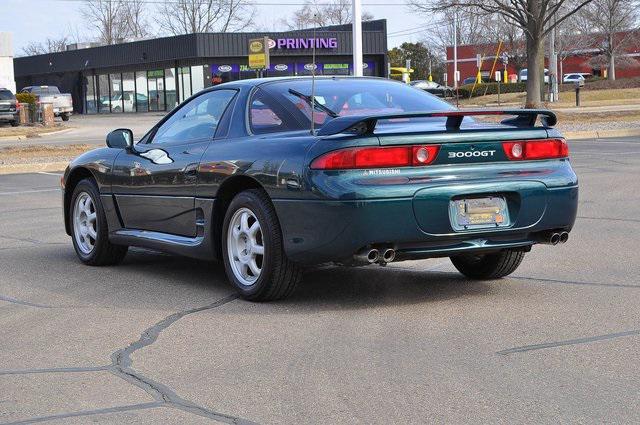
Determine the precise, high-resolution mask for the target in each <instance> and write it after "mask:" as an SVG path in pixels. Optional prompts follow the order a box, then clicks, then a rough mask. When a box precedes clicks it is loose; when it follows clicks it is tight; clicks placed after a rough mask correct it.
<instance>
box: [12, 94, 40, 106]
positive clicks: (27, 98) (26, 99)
mask: <svg viewBox="0 0 640 425" xmlns="http://www.w3.org/2000/svg"><path fill="white" fill-rule="evenodd" d="M16 100H17V101H18V102H20V103H28V104H29V105H35V104H36V100H37V99H36V95H35V94H33V93H18V94H16Z"/></svg>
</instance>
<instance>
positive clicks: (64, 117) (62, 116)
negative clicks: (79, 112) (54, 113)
mask: <svg viewBox="0 0 640 425" xmlns="http://www.w3.org/2000/svg"><path fill="white" fill-rule="evenodd" d="M60 118H62V121H69V114H62V115H60Z"/></svg>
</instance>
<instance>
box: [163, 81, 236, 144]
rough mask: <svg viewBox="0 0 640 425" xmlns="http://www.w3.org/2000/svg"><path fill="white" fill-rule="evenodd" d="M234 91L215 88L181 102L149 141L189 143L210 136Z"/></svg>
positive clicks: (211, 136) (214, 130) (213, 132)
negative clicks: (179, 106) (178, 107)
mask: <svg viewBox="0 0 640 425" xmlns="http://www.w3.org/2000/svg"><path fill="white" fill-rule="evenodd" d="M235 94H236V91H235V90H215V91H211V92H208V93H205V94H202V95H200V96H198V97H196V98H195V99H192V100H191V101H190V102H189V103H186V104H185V105H183V106H182V107H181V108H180V109H178V110H177V111H176V112H175V113H174V114H173V115H171V117H170V118H169V119H168V120H167V121H165V122H164V123H163V124H162V125H161V126H160V127H159V128H158V130H157V131H156V134H155V135H154V136H153V139H152V140H151V143H153V144H163V143H188V142H195V141H200V140H207V139H211V138H213V136H214V135H215V133H216V129H217V128H218V123H219V122H220V119H221V118H222V114H223V113H224V111H225V110H226V108H227V105H229V102H230V101H231V99H233V96H235Z"/></svg>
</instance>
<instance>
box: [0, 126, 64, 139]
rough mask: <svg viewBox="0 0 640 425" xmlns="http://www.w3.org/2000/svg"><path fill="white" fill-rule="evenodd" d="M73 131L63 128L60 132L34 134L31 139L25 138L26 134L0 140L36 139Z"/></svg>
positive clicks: (1, 137) (3, 137)
mask: <svg viewBox="0 0 640 425" xmlns="http://www.w3.org/2000/svg"><path fill="white" fill-rule="evenodd" d="M72 130H74V128H63V129H62V130H56V131H49V132H46V133H36V134H34V135H32V136H31V137H29V136H27V135H26V134H21V135H18V136H0V140H24V139H36V138H39V137H42V136H50V135H54V134H62V133H67V132H69V131H72Z"/></svg>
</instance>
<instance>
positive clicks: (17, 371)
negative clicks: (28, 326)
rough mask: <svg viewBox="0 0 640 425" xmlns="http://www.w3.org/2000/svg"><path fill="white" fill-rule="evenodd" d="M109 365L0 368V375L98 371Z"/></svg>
mask: <svg viewBox="0 0 640 425" xmlns="http://www.w3.org/2000/svg"><path fill="white" fill-rule="evenodd" d="M110 368H111V365H105V366H88V367H52V368H44V369H13V370H11V369H5V370H2V369H0V376H3V375H29V374H32V373H70V372H100V371H104V370H109V369H110Z"/></svg>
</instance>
